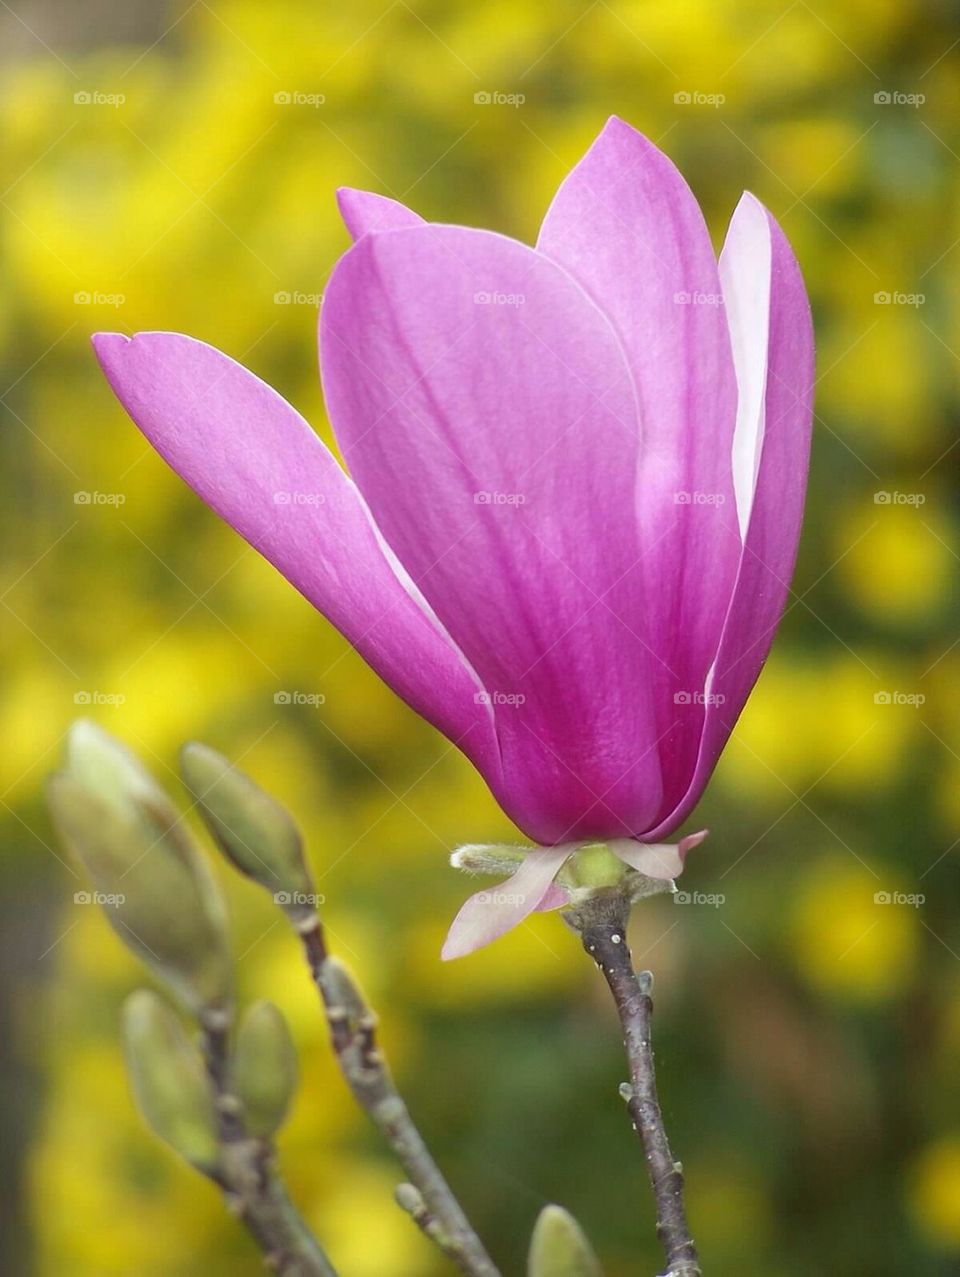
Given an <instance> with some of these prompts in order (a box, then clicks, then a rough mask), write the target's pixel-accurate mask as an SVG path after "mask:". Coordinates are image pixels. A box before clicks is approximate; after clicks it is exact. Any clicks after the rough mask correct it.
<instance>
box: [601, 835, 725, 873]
mask: <svg viewBox="0 0 960 1277" xmlns="http://www.w3.org/2000/svg"><path fill="white" fill-rule="evenodd" d="M706 836H707V831H706V830H705V829H702V830H701V831H700V832H699V833H696V834H687V836H686V837H685V838H681V839H680V842H679V843H678V844H676V845H674V844H673V843H641V842H637V841H636V840H635V839H633V838H614V839H613V840H612V841H611V842H609V843H608V844H607V846H608V847H609V848H610V850H611V851H612V852H613V854H614V855H615V856H619V857H620V859H621V860H622V861H623V863H624V864H626V865H629V866H630V868H631V869H636V870H637V872H638V873H642V874H645V875H646V876H647V877H648V878H661V879H663V880H665V881H666V880H669V879H673V878H677V877H679V876H680V874H682V873H683V862H684V860H685V859H686V855H687V852H688V851H691V850H692V849H693V848H694V847H698V846H699V845H700V843H702V842H703V840H704V838H706Z"/></svg>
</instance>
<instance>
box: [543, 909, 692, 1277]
mask: <svg viewBox="0 0 960 1277" xmlns="http://www.w3.org/2000/svg"><path fill="white" fill-rule="evenodd" d="M629 913H630V902H629V900H628V899H627V898H626V897H625V896H624V894H623V893H622V892H621V891H619V890H616V889H614V890H598V891H595V892H593V893H592V894H591V895H590V896H589V897H587V898H586V899H585V900H583V901H581V902H578V903H577V904H576V905H575V906H574V907H573V908H572V909H570V910H568V911H567V912H566V913H565V914H564V919H565V921H566V922H567V923H568V924H569V925H570V926H571V927H572V928H573V930H574V931H576V932H577V933H578V934H579V936H580V939H581V942H582V944H583V947H584V949H585V950H586V951H587V953H588V954H589V956H590V957H591V958H592V959H593V960H594V962H595V963H596V964H597V966H598V967H599V969H600V973H601V975H602V976H603V978H604V979H605V980H606V982H607V986H608V988H609V989H610V992H611V993H612V995H613V1000H614V1003H615V1004H616V1008H617V1014H618V1015H619V1016H620V1023H621V1025H622V1026H623V1034H624V1045H625V1046H626V1049H627V1059H628V1061H629V1065H630V1079H631V1085H630V1086H629V1087H628V1088H626V1090H625V1092H624V1094H625V1098H626V1100H627V1108H628V1109H629V1112H630V1116H631V1118H632V1119H633V1124H634V1128H635V1130H636V1132H637V1134H638V1135H639V1137H640V1142H641V1144H642V1145H643V1151H644V1155H645V1157H646V1162H647V1171H648V1173H649V1175H650V1184H651V1186H652V1188H653V1196H654V1199H655V1201H656V1208H657V1237H658V1238H659V1239H660V1243H661V1245H662V1246H663V1249H664V1253H665V1255H666V1257H667V1265H668V1268H669V1272H668V1273H667V1274H666V1277H701V1269H700V1263H699V1259H698V1257H697V1250H696V1247H695V1246H694V1244H693V1238H692V1237H691V1236H690V1226H689V1224H688V1223H687V1214H686V1210H685V1208H684V1204H683V1167H682V1166H681V1164H680V1163H679V1162H676V1161H674V1158H673V1154H672V1153H671V1152H670V1144H669V1141H668V1140H667V1133H666V1131H665V1130H664V1126H663V1114H662V1113H661V1111H660V1101H659V1099H658V1098H657V1078H656V1072H655V1070H654V1065H653V1046H652V1043H651V1019H652V1015H653V999H652V998H651V996H650V994H651V991H652V989H653V976H652V975H651V973H650V972H649V971H642V972H640V974H639V976H638V975H637V973H636V972H635V971H634V969H633V958H632V956H631V953H630V948H629V945H628V944H627V919H628V917H629Z"/></svg>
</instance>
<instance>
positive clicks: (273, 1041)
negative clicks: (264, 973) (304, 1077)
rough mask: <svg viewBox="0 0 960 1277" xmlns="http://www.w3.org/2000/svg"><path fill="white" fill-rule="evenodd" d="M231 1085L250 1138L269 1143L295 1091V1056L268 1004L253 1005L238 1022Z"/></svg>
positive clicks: (280, 1017)
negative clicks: (251, 1136)
mask: <svg viewBox="0 0 960 1277" xmlns="http://www.w3.org/2000/svg"><path fill="white" fill-rule="evenodd" d="M233 1083H234V1089H235V1091H236V1093H237V1097H238V1099H239V1100H240V1102H241V1103H242V1104H243V1112H244V1118H245V1125H246V1129H247V1131H248V1133H249V1134H250V1135H255V1136H257V1137H258V1138H259V1139H270V1137H271V1136H272V1135H274V1134H275V1133H276V1132H277V1131H278V1130H279V1129H280V1127H281V1126H282V1125H283V1121H284V1118H285V1117H286V1116H287V1110H288V1109H289V1107H290V1101H291V1100H292V1099H293V1096H294V1093H295V1091H296V1089H297V1053H296V1049H295V1048H294V1045H293V1040H292V1038H291V1037H290V1030H289V1028H288V1027H287V1022H286V1020H285V1019H284V1017H283V1015H282V1013H281V1012H280V1010H279V1009H278V1008H277V1007H275V1006H274V1004H273V1003H272V1002H255V1003H254V1004H253V1006H252V1007H250V1009H249V1010H248V1011H247V1012H246V1014H245V1015H244V1017H243V1019H242V1020H241V1022H240V1030H239V1032H238V1034H237V1045H236V1049H235V1051H234V1057H233Z"/></svg>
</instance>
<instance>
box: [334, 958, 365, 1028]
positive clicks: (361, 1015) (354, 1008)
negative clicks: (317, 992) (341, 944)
mask: <svg viewBox="0 0 960 1277" xmlns="http://www.w3.org/2000/svg"><path fill="white" fill-rule="evenodd" d="M320 978H321V980H322V981H323V992H324V994H325V995H326V998H327V1001H328V1002H329V1004H330V1006H332V1007H336V1008H337V1009H338V1010H340V1011H344V1012H346V1016H347V1020H348V1022H349V1023H351V1024H356V1023H357V1022H358V1021H360V1020H369V1021H370V1022H371V1023H372V1024H373V1025H375V1024H376V1022H377V1020H376V1015H375V1013H374V1012H373V1011H372V1010H371V1009H370V1004H369V1003H368V1002H367V1000H366V998H365V997H364V996H363V990H362V989H361V988H360V985H359V984H358V983H357V980H356V977H355V976H354V974H353V972H352V971H351V970H350V968H349V967H347V966H345V965H344V964H343V963H342V962H341V961H340V959H339V958H333V957H331V958H327V960H326V962H325V963H324V964H323V970H322V971H321V973H320Z"/></svg>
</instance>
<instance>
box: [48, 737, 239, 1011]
mask: <svg viewBox="0 0 960 1277" xmlns="http://www.w3.org/2000/svg"><path fill="white" fill-rule="evenodd" d="M48 799H49V804H50V810H51V814H52V817H53V821H54V825H55V826H56V829H57V832H58V833H59V835H60V837H61V839H62V840H63V842H64V843H65V844H66V846H67V847H69V849H70V850H71V851H72V852H73V854H74V855H75V856H76V857H77V859H78V860H80V862H81V863H82V864H83V866H84V867H85V869H86V870H87V872H88V873H89V875H90V877H91V878H92V879H93V883H94V886H95V887H96V889H97V891H98V893H100V894H101V895H102V896H103V897H104V900H105V905H104V913H105V914H106V917H107V918H108V920H109V922H110V924H111V926H112V927H113V929H114V930H115V931H116V933H117V935H118V936H119V937H120V939H121V940H122V941H123V943H124V944H125V945H126V946H127V947H128V948H129V949H131V950H132V951H133V952H134V953H135V954H136V955H137V956H138V957H139V958H140V959H141V960H142V961H144V962H145V963H146V964H147V965H148V966H150V967H151V968H152V969H153V970H154V971H155V972H156V974H157V975H158V976H159V978H160V979H162V980H163V981H164V982H165V983H166V984H167V985H168V986H169V987H170V988H171V989H172V990H173V991H174V992H175V993H176V995H177V996H178V997H179V998H180V999H181V1000H182V1001H183V1002H184V1003H185V1005H186V1006H188V1007H189V1008H190V1009H191V1010H192V1011H194V1012H196V1013H198V1014H200V1013H203V1012H209V1011H210V1010H211V1009H217V1008H221V1007H224V1006H225V1005H227V1004H228V1003H229V1001H230V989H231V977H232V968H231V961H230V954H229V949H228V945H227V937H226V922H225V916H224V909H223V904H222V901H221V899H220V896H219V894H218V892H217V890H216V887H215V885H214V883H213V880H212V878H211V877H210V873H209V870H208V869H207V866H206V864H205V862H204V861H203V860H202V858H201V857H200V855H199V854H198V852H197V849H196V847H195V846H194V844H193V842H192V840H191V839H190V836H189V834H188V833H187V831H186V829H185V828H184V827H183V825H182V823H181V821H182V818H181V817H180V815H179V814H178V812H177V810H176V808H175V807H174V805H173V803H172V802H171V801H170V799H169V798H168V797H167V795H166V794H165V793H164V792H163V790H161V789H160V787H159V786H158V785H157V784H156V782H155V781H154V779H153V777H152V776H151V775H150V774H149V772H147V771H146V770H145V769H144V768H143V767H142V766H141V764H140V762H139V761H138V760H137V758H136V757H135V756H134V755H133V754H132V753H130V752H129V751H128V750H127V749H125V748H124V747H123V746H122V745H121V744H120V743H119V742H118V741H115V740H114V739H113V738H112V737H111V736H109V735H108V734H107V733H106V732H104V731H102V730H101V729H100V728H98V727H96V726H94V725H93V724H92V723H85V722H80V723H77V724H75V725H74V726H73V727H72V728H71V730H70V735H69V743H68V749H67V768H66V770H65V771H63V772H60V773H58V774H57V775H55V776H53V777H52V778H51V780H50V784H49V789H48Z"/></svg>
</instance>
